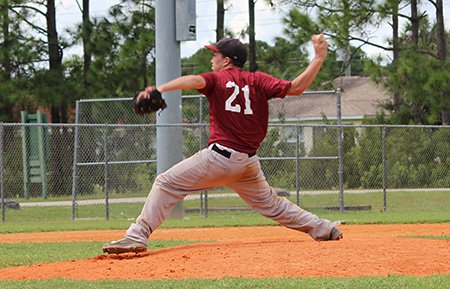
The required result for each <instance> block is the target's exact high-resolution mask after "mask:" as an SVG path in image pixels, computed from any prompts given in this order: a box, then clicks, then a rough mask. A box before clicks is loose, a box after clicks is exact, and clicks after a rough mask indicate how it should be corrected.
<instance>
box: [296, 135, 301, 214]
mask: <svg viewBox="0 0 450 289" xmlns="http://www.w3.org/2000/svg"><path fill="white" fill-rule="evenodd" d="M295 148H296V153H295V155H296V160H295V188H296V190H297V206H300V152H299V151H300V127H299V126H297V142H296V144H295Z"/></svg>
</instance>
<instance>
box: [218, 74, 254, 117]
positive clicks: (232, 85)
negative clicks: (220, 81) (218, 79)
mask: <svg viewBox="0 0 450 289" xmlns="http://www.w3.org/2000/svg"><path fill="white" fill-rule="evenodd" d="M226 86H227V88H234V91H233V93H232V94H231V95H230V97H229V98H228V99H227V101H226V102H225V110H228V111H232V112H237V113H239V112H241V105H240V104H235V105H233V101H234V100H235V99H236V97H237V96H238V95H239V91H240V87H239V86H238V85H237V84H236V83H234V82H233V81H228V82H227V85H226ZM242 92H243V93H244V99H245V109H244V114H253V110H252V108H251V107H250V89H249V88H248V85H245V86H244V87H243V88H242Z"/></svg>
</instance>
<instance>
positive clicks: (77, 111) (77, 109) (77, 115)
mask: <svg viewBox="0 0 450 289" xmlns="http://www.w3.org/2000/svg"><path fill="white" fill-rule="evenodd" d="M80 109H81V107H80V101H79V100H77V102H76V106H75V136H74V137H75V139H74V148H73V171H72V221H73V220H75V209H76V197H77V182H78V174H77V173H78V149H79V147H80V144H79V124H80V114H81V111H80Z"/></svg>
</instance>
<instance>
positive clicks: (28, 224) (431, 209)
mask: <svg viewBox="0 0 450 289" xmlns="http://www.w3.org/2000/svg"><path fill="white" fill-rule="evenodd" d="M331 197H333V198H334V197H335V196H330V195H320V196H304V197H303V198H302V199H301V202H302V204H304V205H305V206H306V208H307V209H308V207H311V211H313V212H314V213H316V214H318V215H319V216H320V217H323V218H328V219H330V220H341V221H342V222H343V223H346V224H374V223H379V224H383V223H384V224H392V223H432V222H449V221H450V218H449V214H448V208H449V207H450V197H449V193H448V192H427V193H416V192H414V193H411V192H398V193H390V194H388V204H389V206H388V211H387V212H386V213H384V212H382V210H381V209H382V202H381V201H380V194H375V193H371V194H361V195H349V196H348V197H347V196H346V203H347V202H348V203H350V204H352V205H368V204H369V205H372V207H373V209H372V210H371V211H360V212H344V213H342V214H341V213H339V212H333V211H326V210H321V209H317V208H314V207H320V206H327V205H329V203H330V201H329V200H330V198H331ZM231 199H233V198H231ZM234 199H235V200H227V199H219V200H217V203H216V205H222V204H225V205H229V201H233V202H236V200H237V201H238V202H239V200H238V199H237V198H234ZM187 204H188V205H189V206H191V205H194V203H192V204H190V203H187ZM210 205H211V206H213V205H214V201H213V200H212V199H211V202H210ZM304 205H302V206H304ZM141 208H142V204H117V205H114V206H112V207H111V211H110V213H111V215H110V217H111V219H110V220H109V221H106V220H104V215H103V212H104V206H85V207H82V208H79V210H78V211H77V213H78V217H79V219H77V220H75V221H71V220H70V212H71V211H70V208H67V207H34V208H33V207H31V208H30V207H27V208H23V209H22V210H21V211H13V210H7V212H6V222H4V223H0V233H15V232H46V231H63V230H101V229H120V230H125V229H126V228H128V226H129V224H130V223H131V222H132V220H130V219H129V217H128V216H126V215H127V214H128V213H130V215H131V212H132V213H133V217H136V216H135V214H136V212H139V211H140V209H141ZM124 212H127V213H126V214H124ZM92 216H93V217H92ZM49 220H51V222H50V221H49ZM252 225H275V222H273V221H271V220H269V219H266V218H264V217H262V216H260V215H258V214H257V213H254V212H252V211H245V212H228V213H213V212H211V213H209V215H208V217H207V218H205V217H203V216H199V215H198V214H189V215H186V216H185V218H184V219H168V220H166V222H164V224H163V225H162V226H161V227H164V228H187V227H219V226H252ZM422 237H426V236H422ZM430 238H435V237H433V236H430ZM441 238H443V239H444V240H448V238H449V236H443V237H441ZM190 242H192V241H189V242H187V241H183V240H179V241H154V242H151V243H149V246H150V247H149V248H150V249H156V248H162V247H170V246H175V245H181V244H186V243H190ZM101 245H102V242H70V243H18V244H0V256H2V258H0V268H5V267H12V266H21V265H29V264H39V263H48V262H59V261H68V260H73V259H86V258H92V257H95V256H97V255H98V254H99V249H98V248H99V247H100V246H101ZM18 252H20V254H18ZM143 270H145V268H143ZM448 284H450V275H438V276H430V277H416V276H385V277H362V278H268V279H242V278H225V279H220V280H201V279H186V280H156V281H150V280H147V281H114V280H108V281H78V280H72V279H50V280H27V281H0V288H83V289H84V288H450V287H449V286H448Z"/></svg>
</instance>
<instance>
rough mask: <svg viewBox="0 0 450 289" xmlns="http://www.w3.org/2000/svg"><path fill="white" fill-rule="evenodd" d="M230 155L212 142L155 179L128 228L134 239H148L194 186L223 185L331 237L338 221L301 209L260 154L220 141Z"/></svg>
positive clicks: (270, 214) (290, 222) (318, 235)
mask: <svg viewBox="0 0 450 289" xmlns="http://www.w3.org/2000/svg"><path fill="white" fill-rule="evenodd" d="M218 146H219V147H220V148H222V149H225V150H227V151H229V152H231V156H230V158H226V157H224V156H223V155H221V154H219V153H217V152H216V151H213V150H212V145H211V146H209V147H208V148H205V149H203V150H201V151H199V152H198V153H196V154H195V155H193V156H192V157H190V158H188V159H185V160H183V161H181V162H180V163H178V164H176V165H175V166H173V167H172V168H170V169H169V170H167V171H166V172H164V173H162V174H160V175H158V176H157V178H156V179H155V182H154V183H153V187H152V189H151V191H150V193H149V195H148V197H147V200H146V202H145V204H144V207H143V208H142V212H141V214H140V215H139V217H138V218H137V220H136V223H134V224H132V225H131V226H130V227H129V229H128V230H127V232H126V234H125V235H126V236H127V237H128V238H130V239H132V240H135V241H138V242H141V243H144V244H147V239H148V237H149V236H150V234H151V233H152V232H153V231H154V230H155V229H156V228H157V227H158V226H159V225H160V224H161V223H162V222H163V221H164V220H165V219H166V217H167V216H168V215H169V214H170V212H171V211H172V209H173V207H174V206H175V205H176V203H177V202H178V201H180V200H182V199H183V198H184V197H186V196H187V195H188V194H190V193H192V192H198V191H202V190H206V189H211V188H215V187H219V186H226V187H229V188H231V189H233V190H234V191H235V192H236V193H238V194H239V196H240V197H241V198H242V199H243V200H245V201H246V202H247V203H248V204H249V205H250V206H251V207H252V208H253V209H254V210H255V211H257V212H258V213H260V214H261V215H263V216H265V217H267V218H270V219H272V220H275V221H277V222H279V223H280V224H282V225H284V226H286V227H288V228H291V229H294V230H298V231H301V232H305V233H308V234H309V235H310V236H311V237H312V238H314V239H315V240H328V239H329V235H330V232H331V229H332V228H333V226H334V225H333V223H332V222H331V221H329V220H326V219H320V218H319V217H317V216H316V215H314V214H312V213H310V212H308V211H305V210H303V209H301V208H300V207H299V206H297V205H296V204H294V203H292V202H290V201H289V200H287V199H286V198H284V197H279V196H277V194H276V193H275V192H274V190H273V189H272V188H271V187H270V186H269V184H268V183H267V181H266V178H265V177H264V174H263V172H262V170H261V166H260V162H259V159H258V157H257V156H256V155H255V156H252V157H249V156H248V154H245V153H239V152H236V151H234V150H231V149H228V148H226V147H223V146H220V145H218Z"/></svg>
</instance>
